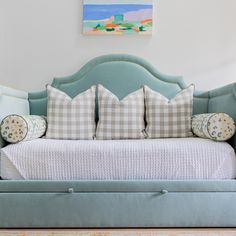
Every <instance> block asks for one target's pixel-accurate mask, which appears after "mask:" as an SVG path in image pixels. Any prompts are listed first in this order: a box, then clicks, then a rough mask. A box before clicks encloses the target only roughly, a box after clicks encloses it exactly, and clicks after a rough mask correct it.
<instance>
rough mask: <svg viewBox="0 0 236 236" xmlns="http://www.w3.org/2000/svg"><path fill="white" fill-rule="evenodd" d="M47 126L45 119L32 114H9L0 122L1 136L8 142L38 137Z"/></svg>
mask: <svg viewBox="0 0 236 236" xmlns="http://www.w3.org/2000/svg"><path fill="white" fill-rule="evenodd" d="M46 128H47V122H46V119H45V118H44V117H42V116H33V115H9V116H7V117H5V118H4V119H3V121H2V123H1V135H2V138H3V139H4V140H5V141H7V142H9V143H18V142H21V141H27V140H32V139H36V138H40V137H42V136H43V135H44V133H45V132H46Z"/></svg>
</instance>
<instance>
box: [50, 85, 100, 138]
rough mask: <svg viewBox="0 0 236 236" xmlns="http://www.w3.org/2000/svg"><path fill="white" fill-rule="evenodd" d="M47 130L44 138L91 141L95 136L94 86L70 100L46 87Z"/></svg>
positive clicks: (58, 91)
mask: <svg viewBox="0 0 236 236" xmlns="http://www.w3.org/2000/svg"><path fill="white" fill-rule="evenodd" d="M47 91H48V108H47V121H48V129H47V132H46V138H51V139H93V138H94V135H95V129H96V124H95V94H96V93H95V92H96V86H92V87H91V88H90V89H88V90H87V91H85V92H83V93H81V94H79V95H77V96H76V97H75V98H73V99H72V98H71V97H70V96H68V95H67V94H66V93H64V92H62V91H60V90H58V89H56V88H53V87H52V86H50V85H48V86H47Z"/></svg>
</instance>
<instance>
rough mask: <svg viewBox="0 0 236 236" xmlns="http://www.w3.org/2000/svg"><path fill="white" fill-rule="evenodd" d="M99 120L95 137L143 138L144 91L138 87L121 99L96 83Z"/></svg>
mask: <svg viewBox="0 0 236 236" xmlns="http://www.w3.org/2000/svg"><path fill="white" fill-rule="evenodd" d="M98 106H99V122H98V126H97V132H96V138H97V139H140V138H144V137H145V136H144V129H145V124H144V93H143V89H139V90H137V91H135V92H133V93H131V94H129V95H128V96H127V97H125V98H124V99H122V100H121V101H120V100H119V99H118V98H117V97H116V96H115V95H114V94H113V93H111V92H110V91H109V90H107V89H105V88H104V87H103V86H102V85H98Z"/></svg>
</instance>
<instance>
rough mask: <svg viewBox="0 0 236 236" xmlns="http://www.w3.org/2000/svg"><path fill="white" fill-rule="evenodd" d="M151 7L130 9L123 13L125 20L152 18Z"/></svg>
mask: <svg viewBox="0 0 236 236" xmlns="http://www.w3.org/2000/svg"><path fill="white" fill-rule="evenodd" d="M152 13H153V11H152V9H143V10H139V11H130V12H127V13H125V14H124V18H125V19H124V20H125V21H141V20H146V19H152Z"/></svg>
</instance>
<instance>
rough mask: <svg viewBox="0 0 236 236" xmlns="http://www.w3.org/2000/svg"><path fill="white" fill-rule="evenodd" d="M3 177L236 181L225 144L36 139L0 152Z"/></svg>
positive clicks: (182, 140) (233, 158) (231, 152)
mask: <svg viewBox="0 0 236 236" xmlns="http://www.w3.org/2000/svg"><path fill="white" fill-rule="evenodd" d="M0 174H1V177H2V178H3V179H14V180H19V179H27V180H158V179H167V180H173V179H175V180H190V179H234V178H235V177H236V156H235V152H234V150H233V148H232V147H231V146H230V145H229V144H228V143H225V142H214V141H211V140H206V139H201V138H195V137H194V138H172V139H153V140H106V141H105V140H104V141H103V140H93V141H91V140H80V141H79V140H78V141H72V140H52V139H36V140H33V141H27V142H22V143H18V144H14V145H8V146H6V147H5V148H3V149H1V172H0Z"/></svg>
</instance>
